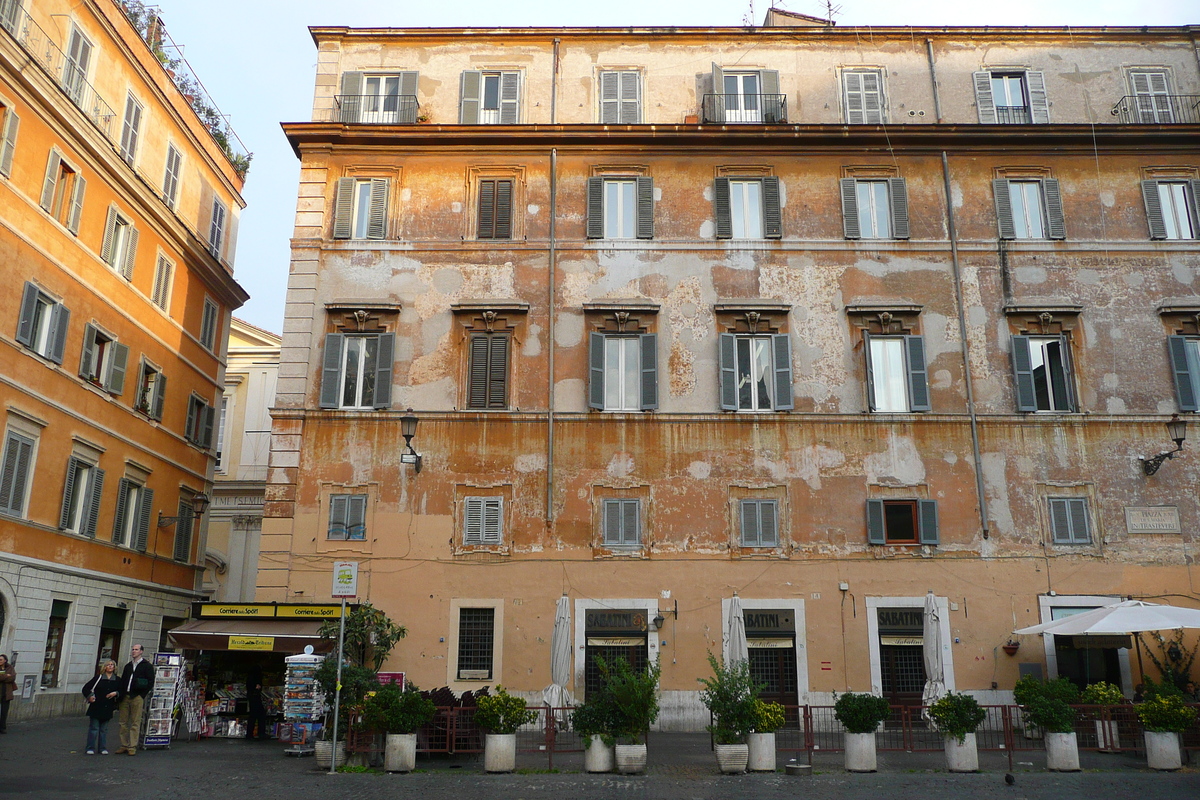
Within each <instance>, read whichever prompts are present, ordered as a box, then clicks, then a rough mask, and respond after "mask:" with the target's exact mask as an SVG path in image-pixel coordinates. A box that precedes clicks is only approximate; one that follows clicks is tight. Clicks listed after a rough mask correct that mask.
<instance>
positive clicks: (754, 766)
mask: <svg viewBox="0 0 1200 800" xmlns="http://www.w3.org/2000/svg"><path fill="white" fill-rule="evenodd" d="M746 744H747V745H748V746H749V748H750V760H749V761H748V762H747V764H746V768H747V769H749V770H750V771H751V772H774V771H775V734H774V733H752V734H750V736H749V737H747V739H746Z"/></svg>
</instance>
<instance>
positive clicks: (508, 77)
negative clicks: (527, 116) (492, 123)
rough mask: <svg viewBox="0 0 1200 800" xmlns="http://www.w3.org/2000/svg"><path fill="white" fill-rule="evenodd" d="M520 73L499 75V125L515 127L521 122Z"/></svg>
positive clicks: (502, 73)
mask: <svg viewBox="0 0 1200 800" xmlns="http://www.w3.org/2000/svg"><path fill="white" fill-rule="evenodd" d="M520 92H521V73H519V72H501V73H500V124H501V125H516V124H517V123H519V122H520V121H521V104H520Z"/></svg>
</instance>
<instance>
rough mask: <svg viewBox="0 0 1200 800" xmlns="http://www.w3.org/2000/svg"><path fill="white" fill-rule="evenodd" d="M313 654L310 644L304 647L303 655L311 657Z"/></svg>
mask: <svg viewBox="0 0 1200 800" xmlns="http://www.w3.org/2000/svg"><path fill="white" fill-rule="evenodd" d="M312 654H313V646H312V645H311V644H306V645H304V655H306V656H311V655H312Z"/></svg>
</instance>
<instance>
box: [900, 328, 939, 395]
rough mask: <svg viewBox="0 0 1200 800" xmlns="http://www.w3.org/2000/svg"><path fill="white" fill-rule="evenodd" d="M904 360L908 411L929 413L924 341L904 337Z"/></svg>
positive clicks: (914, 337) (912, 337)
mask: <svg viewBox="0 0 1200 800" xmlns="http://www.w3.org/2000/svg"><path fill="white" fill-rule="evenodd" d="M904 351H905V360H906V362H907V366H908V410H909V411H930V410H932V407H931V406H930V403H929V373H928V370H927V369H926V366H925V339H924V338H923V337H921V336H905V337H904Z"/></svg>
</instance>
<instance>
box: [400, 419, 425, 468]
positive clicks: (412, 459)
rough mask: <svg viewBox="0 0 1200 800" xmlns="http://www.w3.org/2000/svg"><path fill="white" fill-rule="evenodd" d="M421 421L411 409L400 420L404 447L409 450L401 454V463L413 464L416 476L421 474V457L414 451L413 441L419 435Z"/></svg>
mask: <svg viewBox="0 0 1200 800" xmlns="http://www.w3.org/2000/svg"><path fill="white" fill-rule="evenodd" d="M419 421H420V420H418V419H417V415H416V414H414V413H413V410H412V409H411V408H410V409H408V411H406V412H405V414H404V416H403V417H401V418H400V435H401V436H403V437H404V445H405V447H407V448H408V452H407V453H401V454H400V463H401V464H412V465H413V472H414V473H416V474H420V472H421V456H420V454H419V453H417V451H416V450H413V446H412V440H413V437H414V436H416V435H417V423H418V422H419Z"/></svg>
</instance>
